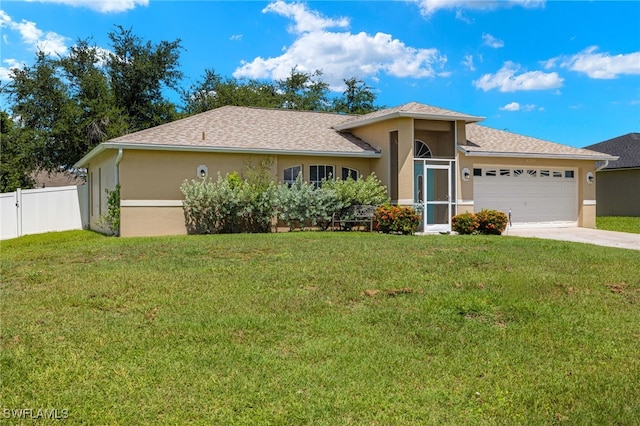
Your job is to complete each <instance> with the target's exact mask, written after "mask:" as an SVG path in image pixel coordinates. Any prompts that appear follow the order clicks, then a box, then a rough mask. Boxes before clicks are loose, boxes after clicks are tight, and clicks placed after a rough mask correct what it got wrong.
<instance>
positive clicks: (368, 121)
mask: <svg viewBox="0 0 640 426" xmlns="http://www.w3.org/2000/svg"><path fill="white" fill-rule="evenodd" d="M400 117H409V118H413V119H418V120H437V121H462V120H464V122H465V124H469V123H478V122H480V121H483V120H484V119H485V117H476V116H473V115H454V116H452V115H445V114H423V113H415V112H409V111H395V112H391V113H389V114H385V115H380V116H377V117H372V118H368V119H365V120H355V121H351V122H347V123H342V124H337V125H335V126H333V128H334V129H335V130H338V131H343V130H349V129H355V128H357V127H362V126H367V125H369V124H375V123H379V122H381V121H386V120H391V119H393V118H400Z"/></svg>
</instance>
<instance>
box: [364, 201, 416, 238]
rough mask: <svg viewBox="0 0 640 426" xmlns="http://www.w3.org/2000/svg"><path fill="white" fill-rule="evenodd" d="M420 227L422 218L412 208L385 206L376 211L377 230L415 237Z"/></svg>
mask: <svg viewBox="0 0 640 426" xmlns="http://www.w3.org/2000/svg"><path fill="white" fill-rule="evenodd" d="M418 225H420V216H418V214H417V213H416V211H415V209H413V208H412V207H401V206H391V205H384V206H381V207H378V208H377V209H376V214H375V228H376V229H377V230H378V231H381V232H384V233H385V234H388V233H401V234H403V235H413V234H414V233H415V232H416V230H417V229H418Z"/></svg>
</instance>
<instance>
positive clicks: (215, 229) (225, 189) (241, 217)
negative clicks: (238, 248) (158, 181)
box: [180, 172, 276, 234]
mask: <svg viewBox="0 0 640 426" xmlns="http://www.w3.org/2000/svg"><path fill="white" fill-rule="evenodd" d="M180 190H181V191H182V193H183V194H184V196H185V200H184V204H183V206H184V213H185V220H186V224H187V231H188V232H189V233H191V234H222V233H232V232H269V230H270V229H271V219H272V218H273V217H274V216H275V214H276V207H275V206H276V186H275V184H273V183H270V184H269V185H268V186H266V187H261V186H258V185H256V184H255V183H253V182H251V181H248V180H245V179H243V178H242V177H241V176H240V175H239V174H238V173H235V172H234V173H231V174H229V175H227V176H226V177H224V178H223V177H222V176H221V175H218V179H217V180H216V181H212V180H210V179H197V180H196V179H194V180H192V181H191V182H188V181H185V182H184V183H183V184H182V186H181V187H180Z"/></svg>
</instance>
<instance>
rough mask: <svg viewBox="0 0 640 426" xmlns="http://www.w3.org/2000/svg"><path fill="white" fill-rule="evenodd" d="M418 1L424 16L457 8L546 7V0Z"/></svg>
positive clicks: (416, 0) (457, 9)
mask: <svg viewBox="0 0 640 426" xmlns="http://www.w3.org/2000/svg"><path fill="white" fill-rule="evenodd" d="M413 1H414V2H416V3H418V7H419V8H420V12H421V13H422V15H424V16H427V17H428V16H431V15H433V14H434V13H435V12H437V11H438V10H443V9H455V10H456V11H459V10H461V9H476V10H495V9H498V8H503V7H513V6H522V7H525V8H538V7H544V5H545V0H493V1H490V0H487V1H480V0H413Z"/></svg>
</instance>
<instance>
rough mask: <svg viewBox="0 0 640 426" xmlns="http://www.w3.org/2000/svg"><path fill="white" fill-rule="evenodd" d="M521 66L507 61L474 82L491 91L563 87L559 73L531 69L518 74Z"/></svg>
mask: <svg viewBox="0 0 640 426" xmlns="http://www.w3.org/2000/svg"><path fill="white" fill-rule="evenodd" d="M519 70H520V66H519V65H517V64H514V63H513V62H505V64H504V66H503V67H502V68H501V69H500V70H499V71H498V72H497V73H495V74H485V75H483V76H482V77H480V78H479V79H478V80H475V81H474V82H473V84H474V86H476V87H478V88H479V89H482V90H484V91H485V92H486V91H489V90H491V89H498V90H499V91H501V92H517V91H521V90H547V89H555V88H558V87H562V82H563V81H564V79H562V78H561V77H560V76H559V75H558V73H556V72H552V73H544V72H542V71H529V72H524V73H522V74H519V75H516V73H517V72H518V71H519Z"/></svg>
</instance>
